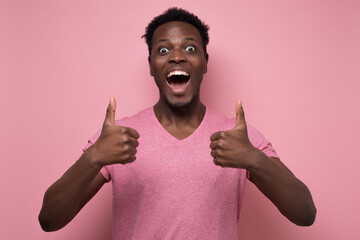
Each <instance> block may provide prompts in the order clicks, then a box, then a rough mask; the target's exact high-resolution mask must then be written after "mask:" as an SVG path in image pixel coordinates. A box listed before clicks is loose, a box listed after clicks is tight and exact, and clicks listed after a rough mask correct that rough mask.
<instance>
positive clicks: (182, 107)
mask: <svg viewBox="0 0 360 240" xmlns="http://www.w3.org/2000/svg"><path fill="white" fill-rule="evenodd" d="M197 100H198V95H193V96H192V97H191V99H190V100H189V101H187V102H175V103H174V102H170V101H169V99H167V98H166V97H165V103H166V105H167V106H168V107H169V108H170V109H171V110H172V111H173V112H174V113H175V114H176V115H179V116H181V115H184V114H186V113H187V112H188V111H189V109H190V108H191V107H192V106H194V105H195V103H196V101H197Z"/></svg>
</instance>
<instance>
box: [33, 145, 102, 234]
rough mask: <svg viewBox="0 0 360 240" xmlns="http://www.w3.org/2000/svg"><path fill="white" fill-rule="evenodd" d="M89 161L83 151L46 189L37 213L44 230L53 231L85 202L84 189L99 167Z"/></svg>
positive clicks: (66, 221)
mask: <svg viewBox="0 0 360 240" xmlns="http://www.w3.org/2000/svg"><path fill="white" fill-rule="evenodd" d="M90 162H91V161H90V156H89V154H88V152H85V153H84V154H83V155H82V156H81V157H80V159H79V160H78V161H77V162H76V163H75V164H74V165H73V166H72V167H70V168H69V169H68V170H67V171H66V172H65V174H64V175H63V176H62V177H61V178H60V179H59V180H57V181H56V182H55V183H54V184H53V185H51V186H50V187H49V189H48V190H47V191H46V193H45V195H44V200H43V205H42V208H41V211H40V214H39V221H40V224H41V227H42V228H43V229H44V230H45V231H55V230H58V229H60V228H62V227H63V226H65V225H66V224H67V223H68V222H70V221H71V219H73V218H74V217H75V215H76V214H77V213H78V212H79V211H80V209H81V207H82V206H83V205H84V204H85V203H86V201H87V200H86V198H87V196H84V194H85V191H86V189H87V187H88V186H89V185H90V183H91V182H92V181H93V180H94V178H95V176H96V175H97V174H98V173H99V171H100V169H101V167H100V166H97V165H93V164H90ZM97 190H98V189H97ZM97 190H96V191H97ZM84 201H85V202H84Z"/></svg>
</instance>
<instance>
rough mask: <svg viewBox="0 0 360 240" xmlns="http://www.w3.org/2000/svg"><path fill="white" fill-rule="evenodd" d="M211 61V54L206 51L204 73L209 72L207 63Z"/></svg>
mask: <svg viewBox="0 0 360 240" xmlns="http://www.w3.org/2000/svg"><path fill="white" fill-rule="evenodd" d="M208 62H209V54H207V53H205V63H204V73H206V72H207V64H208Z"/></svg>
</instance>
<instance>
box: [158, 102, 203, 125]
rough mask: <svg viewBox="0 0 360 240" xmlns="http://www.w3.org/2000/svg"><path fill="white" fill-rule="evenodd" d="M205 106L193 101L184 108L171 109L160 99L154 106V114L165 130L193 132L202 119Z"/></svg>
mask: <svg viewBox="0 0 360 240" xmlns="http://www.w3.org/2000/svg"><path fill="white" fill-rule="evenodd" d="M205 111H206V107H205V105H204V104H203V103H202V102H201V101H200V100H199V99H194V100H193V101H192V102H191V103H190V104H188V105H187V106H184V107H172V106H170V105H169V104H168V103H166V102H165V101H162V100H161V99H160V100H159V101H158V102H157V103H156V104H155V106H154V113H155V116H156V118H157V119H158V121H159V122H160V124H161V125H162V126H163V127H164V128H165V129H174V128H175V129H178V130H180V131H181V130H183V129H193V130H195V129H196V128H197V127H198V126H199V125H200V123H201V121H202V119H203V118H204V115H205Z"/></svg>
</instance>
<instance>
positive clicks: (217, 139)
mask: <svg viewBox="0 0 360 240" xmlns="http://www.w3.org/2000/svg"><path fill="white" fill-rule="evenodd" d="M208 59H209V57H208V54H207V53H205V52H204V51H203V46H202V41H201V36H200V33H199V32H198V30H197V29H196V28H195V27H193V26H192V25H190V24H188V23H185V22H175V21H174V22H168V23H165V24H163V25H161V26H159V27H158V28H157V29H156V30H155V32H154V36H153V48H152V51H151V55H150V56H149V58H148V60H149V67H150V74H151V75H152V76H153V77H154V79H155V82H156V84H157V86H158V87H159V101H158V102H157V103H156V104H155V105H154V112H155V115H156V117H157V119H158V120H159V122H160V123H161V125H162V126H163V127H164V128H165V129H166V130H167V131H168V132H169V133H170V134H171V135H173V136H174V137H175V138H177V139H183V138H186V137H188V136H189V135H191V134H192V133H193V132H194V131H195V130H196V128H197V127H198V126H199V125H200V123H201V121H202V119H203V117H204V115H205V110H206V108H205V106H204V104H203V103H202V102H201V101H200V95H199V92H200V85H201V82H202V79H203V74H205V73H206V71H207V63H208ZM172 70H183V71H186V72H187V73H189V74H190V83H189V85H188V87H187V88H186V90H185V91H182V92H181V93H177V92H174V91H172V90H171V88H170V87H169V86H168V85H167V83H166V76H167V74H168V73H169V72H170V71H172ZM115 110H116V102H115V99H114V98H113V97H112V98H111V99H110V103H109V106H108V108H107V113H106V116H105V121H104V124H103V127H102V131H101V134H100V137H99V138H98V140H97V141H96V142H95V143H94V144H93V145H92V146H91V147H90V148H89V149H88V150H87V151H86V152H85V153H84V154H83V155H82V156H81V157H80V159H79V160H78V161H77V162H76V163H75V164H74V165H73V166H72V167H71V168H70V169H69V170H68V171H67V172H66V173H65V174H64V175H63V176H62V177H61V178H60V179H59V180H57V181H56V182H55V183H54V184H53V185H51V186H50V187H49V189H48V190H47V191H46V193H45V196H44V200H43V206H42V208H41V211H40V215H39V221H40V224H41V227H42V228H43V230H44V231H55V230H58V229H60V228H62V227H64V226H65V225H66V224H67V223H68V222H70V221H71V220H72V219H73V218H74V217H75V216H76V214H77V213H78V212H79V211H80V210H81V209H82V207H83V206H84V205H85V204H86V203H87V202H88V201H89V200H90V199H91V198H92V197H93V196H94V195H95V194H96V193H97V192H98V190H99V189H100V188H101V187H102V186H103V184H104V183H105V179H104V177H103V176H102V175H101V174H100V170H101V168H102V167H103V166H106V165H110V164H131V163H132V162H133V161H135V160H136V148H137V146H138V145H139V143H138V141H137V139H138V138H139V133H138V132H137V131H136V130H135V129H132V128H129V127H125V126H117V125H115ZM235 114H236V125H235V126H234V129H228V130H224V131H220V132H216V133H214V134H212V136H211V139H210V142H211V143H210V147H209V152H210V154H211V156H212V157H213V161H214V164H215V165H216V166H218V167H232V168H245V169H247V170H248V171H249V172H250V176H251V181H252V182H253V183H254V184H255V185H256V186H257V187H258V188H259V189H260V191H261V192H263V193H264V194H265V195H266V196H267V197H268V198H269V199H270V200H271V201H272V202H273V203H274V204H275V206H276V207H277V208H278V209H279V210H280V212H281V213H282V214H283V215H284V216H285V217H287V218H288V219H289V220H290V221H292V222H294V223H295V224H298V225H311V224H312V223H313V222H314V220H315V216H316V208H315V205H314V203H313V200H312V197H311V194H310V192H309V190H308V188H307V187H306V186H305V185H304V184H303V183H302V182H301V181H300V180H299V179H297V178H296V177H295V176H294V175H293V174H292V173H291V172H290V170H289V169H288V168H287V167H286V166H285V165H284V164H283V163H281V161H280V160H279V159H277V158H271V159H270V158H268V157H267V156H266V155H265V154H263V153H262V152H261V151H260V150H258V149H256V148H255V147H254V146H253V145H252V144H251V142H250V141H249V138H248V135H247V129H246V124H245V117H244V111H243V108H242V106H241V102H237V104H236V108H235Z"/></svg>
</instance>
